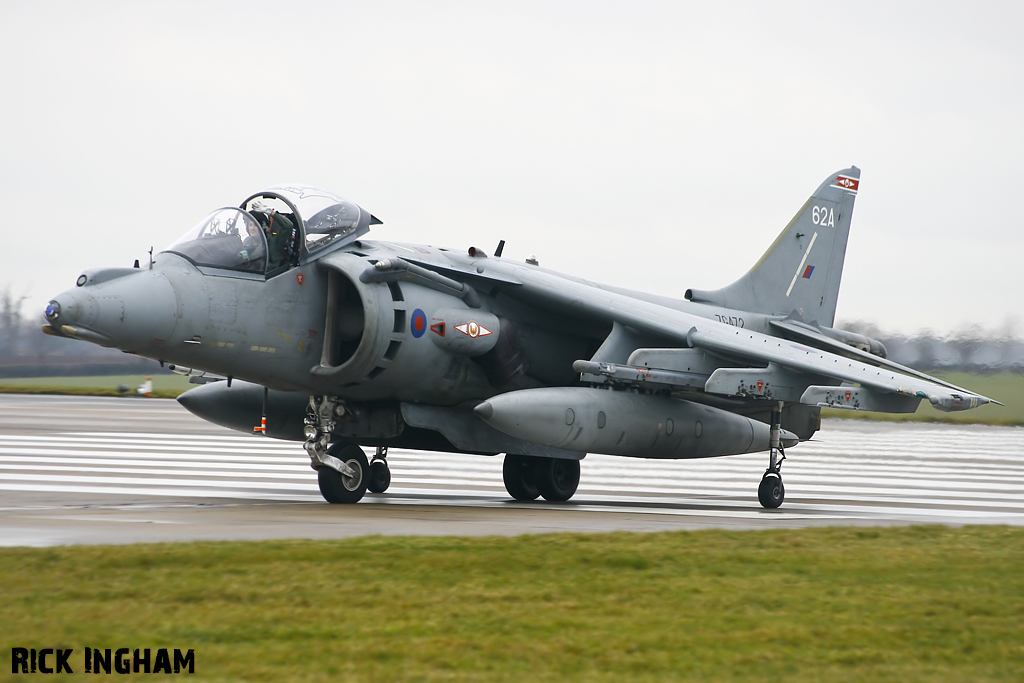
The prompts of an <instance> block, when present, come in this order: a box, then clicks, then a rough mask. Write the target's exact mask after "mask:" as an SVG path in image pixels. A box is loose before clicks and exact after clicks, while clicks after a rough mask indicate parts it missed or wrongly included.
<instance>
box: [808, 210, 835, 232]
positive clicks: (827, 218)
mask: <svg viewBox="0 0 1024 683" xmlns="http://www.w3.org/2000/svg"><path fill="white" fill-rule="evenodd" d="M811 222H812V223H814V224H815V225H821V226H824V227H826V228H834V227H836V212H835V210H834V209H830V208H828V207H825V206H815V207H814V208H812V209H811Z"/></svg>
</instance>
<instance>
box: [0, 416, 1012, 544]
mask: <svg viewBox="0 0 1024 683" xmlns="http://www.w3.org/2000/svg"><path fill="white" fill-rule="evenodd" d="M388 460H389V463H390V465H391V469H392V475H393V477H392V481H393V484H392V487H391V489H389V491H388V493H387V494H386V495H384V496H371V497H368V499H367V500H368V501H372V502H377V503H385V502H386V503H388V504H399V505H401V504H417V505H425V504H431V505H448V504H459V505H466V504H469V505H475V506H484V507H489V506H506V507H507V506H510V505H511V506H516V505H519V504H516V503H511V502H510V501H509V498H508V496H507V494H506V493H505V491H504V485H503V484H502V479H501V466H502V458H501V457H500V456H499V457H481V456H467V455H453V454H446V453H427V452H417V451H409V450H404V449H392V450H391V451H390V454H389V456H388ZM766 460H767V456H766V455H765V454H750V455H742V456H733V457H728V458H711V459H703V460H671V461H658V460H643V459H632V458H615V457H610V456H600V455H591V456H588V457H587V458H586V459H585V460H584V461H583V463H582V479H581V482H580V488H579V491H578V493H577V494H576V496H575V497H574V498H573V500H572V501H571V503H570V504H568V505H565V506H562V507H561V508H559V509H564V510H566V511H571V510H574V509H576V510H581V509H583V510H588V511H613V512H623V513H626V512H628V513H633V514H648V515H650V514H655V515H657V514H662V515H693V514H699V515H701V516H721V517H736V518H744V519H746V518H749V519H754V518H757V516H758V515H761V514H764V513H763V512H762V511H761V509H760V507H759V506H758V505H757V502H756V489H757V483H758V481H759V480H760V476H761V473H762V472H763V470H764V467H765V464H766ZM783 474H784V477H785V481H786V488H787V501H786V503H785V505H784V507H783V514H785V515H787V517H788V518H792V519H794V520H796V519H799V518H805V517H808V516H811V517H814V518H815V519H831V518H833V517H834V518H835V519H837V520H843V519H847V520H849V519H859V520H863V519H867V520H885V519H888V518H890V517H899V518H901V519H903V518H906V519H917V520H946V521H956V520H962V521H964V522H970V521H979V520H980V521H989V522H992V521H996V522H1001V523H1012V524H1024V429H1018V428H961V427H947V426H943V425H881V426H879V425H862V424H855V423H843V422H830V423H828V424H827V425H826V426H825V429H824V430H823V432H822V433H821V436H820V438H819V439H818V440H815V441H811V442H807V443H804V444H800V445H799V446H797V447H794V448H792V449H790V452H789V459H788V460H787V462H786V464H785V466H784V467H783ZM0 491H38V492H49V493H106V494H111V495H128V496H172V497H194V498H225V499H248V500H268V501H271V500H272V501H301V502H309V503H316V504H320V503H321V502H322V499H321V497H320V495H319V490H318V488H317V483H316V473H315V472H314V471H313V470H312V469H310V467H309V460H308V458H307V456H306V454H305V452H304V451H303V449H302V445H301V444H300V443H297V442H282V441H274V440H271V439H266V438H263V437H252V436H247V435H237V436H236V435H231V434H224V435H217V436H209V437H208V436H202V435H196V434H186V435H176V434H173V433H151V434H150V433H146V434H143V433H132V432H122V431H111V432H64V433H61V434H54V435H52V436H46V435H35V434H0ZM0 499H2V496H0ZM526 507H529V505H526Z"/></svg>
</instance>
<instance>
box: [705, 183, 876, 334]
mask: <svg viewBox="0 0 1024 683" xmlns="http://www.w3.org/2000/svg"><path fill="white" fill-rule="evenodd" d="M859 186H860V169H859V168H857V167H856V166H851V167H850V168H848V169H845V170H843V171H839V172H838V173H833V174H832V175H830V176H829V177H828V178H826V179H825V182H823V183H822V184H821V185H820V186H819V187H818V189H817V190H815V191H814V194H812V195H811V197H810V199H808V200H807V201H806V202H805V203H804V205H803V206H802V207H801V208H800V210H799V211H797V213H796V215H795V216H794V217H793V220H791V221H790V222H789V225H787V226H786V228H785V229H784V230H783V231H782V233H780V234H779V236H778V237H777V238H776V239H775V241H774V242H773V243H772V245H771V246H770V247H768V251H766V252H765V253H764V256H762V257H761V258H760V260H758V262H757V263H755V264H754V267H753V268H751V269H750V270H749V271H748V272H747V273H746V274H745V275H744V276H743V277H741V278H740V279H739V280H737V281H736V282H734V283H732V284H731V285H729V286H728V287H725V288H723V289H719V290H716V291H702V290H697V289H690V290H687V291H686V298H687V299H689V300H691V301H696V302H701V303H709V304H715V305H718V306H723V307H726V308H733V309H737V310H741V311H751V312H754V313H764V314H768V315H790V314H794V313H795V314H796V315H797V316H798V317H799V318H800V319H801V320H804V321H807V322H816V323H818V324H820V325H822V326H825V327H831V326H832V323H833V322H834V320H835V316H836V302H837V301H838V300H839V282H840V280H841V279H842V276H843V261H844V260H845V258H846V242H847V239H848V238H849V236H850V219H851V218H852V217H853V201H854V199H856V197H857V190H858V188H859Z"/></svg>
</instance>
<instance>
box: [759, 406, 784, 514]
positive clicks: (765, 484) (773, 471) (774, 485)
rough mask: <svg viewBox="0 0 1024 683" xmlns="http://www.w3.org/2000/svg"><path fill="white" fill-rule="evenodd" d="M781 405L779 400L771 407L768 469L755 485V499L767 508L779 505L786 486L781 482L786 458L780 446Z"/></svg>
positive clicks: (782, 499) (770, 508) (771, 508)
mask: <svg viewBox="0 0 1024 683" xmlns="http://www.w3.org/2000/svg"><path fill="white" fill-rule="evenodd" d="M782 405H783V404H782V402H781V401H779V402H778V403H777V404H776V406H775V408H773V409H772V424H771V437H770V448H769V449H768V469H767V470H765V472H764V476H763V477H761V484H760V485H759V486H758V487H757V500H758V501H759V502H760V503H761V507H764V508H767V509H769V510H774V509H775V508H777V507H779V506H780V505H782V501H784V500H785V499H786V487H785V485H784V484H783V483H782V461H783V460H785V459H786V451H785V450H783V448H782Z"/></svg>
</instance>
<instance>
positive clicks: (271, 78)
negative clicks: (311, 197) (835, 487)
mask: <svg viewBox="0 0 1024 683" xmlns="http://www.w3.org/2000/svg"><path fill="white" fill-rule="evenodd" d="M1022 7H1024V5H1021V4H1020V3H1014V2H1001V3H985V2H972V3H959V2H957V3H953V2H947V3H939V2H927V3H925V2H921V3H898V2H878V3H873V2H863V1H861V2H830V3H824V2H807V3H798V2H789V3H727V2H700V3H685V2H641V1H636V0H632V1H631V2H628V3H626V2H622V3H609V2H597V1H595V0H587V1H586V2H556V1H552V0H545V1H543V2H523V1H518V2H513V3H502V2H439V1H437V0H431V1H430V2H387V1H382V0H376V1H375V2H373V3H348V2H339V1H330V2H289V3H282V2H262V3H261V2H247V3H241V2H239V3H235V2H231V3H229V2H216V1H204V2H195V3H193V2H174V3H168V2H137V1H136V2H98V1H91V2H88V3H83V2H45V1H43V2H31V3H29V2H12V1H9V0H0V25H2V26H3V27H4V29H5V30H4V39H3V40H2V41H0V78H2V82H0V83H2V99H0V180H2V182H0V188H2V192H3V200H4V206H3V214H2V215H3V217H4V219H5V223H6V225H4V227H3V232H2V234H3V238H4V246H3V248H2V249H0V289H2V288H3V287H4V286H7V285H9V286H10V288H11V290H12V292H13V293H14V294H17V295H22V294H24V295H28V297H29V299H28V301H27V310H26V312H30V313H31V314H32V315H33V316H35V315H36V314H37V313H39V312H41V310H42V308H43V307H44V305H45V303H46V301H47V300H48V299H49V298H51V297H52V296H55V295H56V294H58V293H60V292H61V291H63V290H65V289H67V288H69V287H71V286H73V285H74V281H75V278H76V277H77V276H78V274H79V273H80V272H81V271H82V270H84V269H85V268H89V267H97V266H130V265H131V263H132V262H133V260H134V259H136V258H139V259H140V260H143V262H145V258H146V256H145V254H146V251H147V250H148V249H149V247H150V246H151V245H152V246H154V247H156V249H157V251H159V250H160V249H162V248H163V247H166V246H167V245H168V244H170V243H171V242H173V241H174V240H175V239H176V238H177V237H179V236H180V235H181V234H183V233H184V232H185V231H187V230H188V229H189V228H191V227H192V226H193V225H194V224H196V223H197V222H199V221H200V220H201V219H202V218H203V217H204V216H205V215H206V214H207V213H208V212H209V211H211V210H213V209H215V208H218V207H221V206H226V205H237V204H238V203H240V202H241V200H243V199H244V198H245V197H247V196H248V195H250V194H252V193H254V192H256V191H258V190H261V189H263V188H266V187H269V186H271V185H275V184H279V183H282V182H304V183H307V184H311V185H317V186H321V187H324V188H326V189H330V190H333V191H335V192H337V193H339V194H341V195H343V196H345V197H347V198H349V199H351V200H352V201H354V202H356V203H358V204H360V205H361V206H363V207H364V208H366V209H368V210H369V211H371V212H373V213H374V214H375V215H377V216H378V217H380V218H381V219H383V220H384V225H381V226H376V227H375V228H374V229H373V231H372V232H371V237H374V238H377V239H384V240H391V239H394V240H401V241H415V242H425V243H431V244H438V245H444V246H451V247H459V248H464V247H468V246H470V245H476V246H479V247H481V248H483V249H485V250H486V251H491V250H493V248H494V246H495V245H496V243H497V242H498V240H499V239H505V240H506V241H507V246H506V249H505V256H507V257H516V258H525V257H526V256H529V255H530V254H536V255H537V257H538V259H539V260H540V262H541V264H542V265H544V266H547V267H550V268H554V269H556V270H562V271H566V272H571V273H574V274H578V275H582V276H584V277H587V278H589V279H592V280H596V281H600V282H607V283H612V284H617V285H621V286H627V287H631V288H635V289H641V290H646V291H654V292H659V293H662V294H665V295H669V296H676V297H682V294H683V292H684V291H685V290H686V289H687V288H688V287H697V288H701V289H715V288H718V287H721V286H724V285H727V284H729V283H730V282H732V281H733V280H735V279H737V278H738V277H739V276H740V275H742V274H743V273H744V272H745V271H746V270H747V269H748V268H749V267H750V266H751V265H752V264H753V263H754V262H755V261H756V260H757V258H758V257H759V256H760V255H761V253H763V252H764V250H765V249H766V248H767V247H768V245H769V244H771V242H772V241H773V239H774V238H775V236H776V235H777V234H778V232H779V231H780V230H781V229H782V228H783V226H784V225H785V224H786V223H787V222H788V221H789V219H790V218H791V217H792V215H793V214H794V213H795V212H796V210H797V209H798V208H799V207H800V206H801V205H802V204H803V202H804V200H805V199H806V198H807V196H808V195H809V194H810V193H811V192H812V191H813V190H814V189H815V188H816V187H817V186H818V184H819V183H820V182H821V181H822V180H824V179H825V176H827V175H828V174H830V173H832V172H834V171H836V170H839V169H842V168H846V167H848V166H850V165H857V166H859V167H860V168H861V169H862V176H861V186H860V193H859V195H858V198H857V204H856V208H855V210H854V216H853V229H852V232H851V236H850V243H849V248H848V251H847V259H846V268H845V271H844V277H843V285H842V289H841V292H840V298H839V311H838V316H837V320H838V321H851V320H870V321H873V322H875V323H877V324H878V325H879V326H880V327H881V328H882V329H884V330H887V331H903V332H913V331H916V330H919V329H921V328H930V329H932V330H934V331H937V332H949V331H952V330H954V329H956V328H958V327H960V326H963V325H966V324H970V323H978V324H981V325H983V326H985V327H988V328H997V327H1002V326H1005V325H1006V324H1007V323H1011V324H1013V323H1015V324H1016V330H1017V333H1018V334H1024V279H1022V274H1021V271H1022V268H1024V264H1022V262H1024V236H1022V233H1024V230H1022V227H1024V226H1022V223H1024V220H1022V218H1021V208H1020V197H1021V194H1022V192H1021V187H1022V186H1024V173H1022V171H1021V163H1022V158H1024V40H1022V39H1021V37H1020V35H1019V33H1020V29H1021V26H1024V10H1022Z"/></svg>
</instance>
